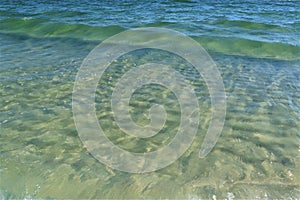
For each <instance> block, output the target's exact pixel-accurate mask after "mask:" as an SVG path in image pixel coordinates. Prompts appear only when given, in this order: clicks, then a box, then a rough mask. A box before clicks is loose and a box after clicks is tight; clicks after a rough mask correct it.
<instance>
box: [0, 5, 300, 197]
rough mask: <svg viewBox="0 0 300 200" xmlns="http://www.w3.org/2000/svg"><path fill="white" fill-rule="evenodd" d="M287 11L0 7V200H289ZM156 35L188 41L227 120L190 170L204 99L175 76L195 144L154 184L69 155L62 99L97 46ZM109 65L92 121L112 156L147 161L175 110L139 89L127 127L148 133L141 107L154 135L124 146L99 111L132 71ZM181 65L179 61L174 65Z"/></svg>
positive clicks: (291, 138) (297, 24) (294, 189)
mask: <svg viewBox="0 0 300 200" xmlns="http://www.w3.org/2000/svg"><path fill="white" fill-rule="evenodd" d="M299 10H300V2H299V1H277V2H275V3H274V2H273V1H267V0H263V1H254V0H253V1H250V0H249V1H244V2H243V3H241V2H238V1H225V0H224V1H214V2H210V1H201V3H199V2H196V1H154V2H148V1H144V2H140V3H132V2H131V1H115V2H114V3H107V2H106V3H104V2H102V3H101V2H97V3H96V2H94V1H88V0H87V1H62V2H56V3H49V2H47V1H38V3H34V2H31V1H25V2H23V1H15V0H11V1H2V2H1V5H0V94H1V99H0V100H1V101H0V113H1V114H0V138H1V140H0V146H1V147H0V150H1V151H0V190H1V192H0V197H1V198H4V199H10V198H12V199H15V198H18V199H23V198H50V199H56V198H72V199H76V198H80V199H82V198H85V199H86V198H98V199H99V198H154V199H156V198H184V199H193V198H203V199H213V198H214V197H216V198H217V199H224V198H227V199H230V198H233V197H234V198H236V199H245V198H247V199H253V198H270V199H274V198H281V199H286V198H299V186H300V180H299V177H300V172H299V170H298V168H299V165H300V163H299V151H300V147H299V133H300V123H299V120H300V81H299V80H300V59H299V58H300V53H299V52H300V39H299V36H298V33H299V31H300V13H299ZM145 26H146V27H147V26H155V27H166V28H172V29H174V30H178V31H181V32H183V33H186V34H187V35H189V36H191V37H193V38H194V39H195V40H196V41H198V42H199V43H200V44H201V45H202V46H203V47H204V48H206V49H207V50H208V51H209V53H210V55H211V56H212V58H213V59H214V60H215V62H216V64H217V67H218V69H219V70H220V72H221V74H222V77H223V80H224V84H225V89H226V93H227V106H228V108H227V116H226V122H225V126H224V129H223V132H222V135H221V137H220V139H219V140H218V143H217V145H216V146H215V148H214V149H213V151H212V152H211V153H210V154H209V155H208V156H207V157H206V158H204V159H199V158H198V151H199V147H200V144H201V143H202V141H203V138H204V135H205V133H206V129H207V127H208V124H209V119H210V99H209V96H208V91H207V88H206V86H205V84H204V82H203V80H202V79H201V77H199V75H197V73H195V71H193V69H191V68H190V67H188V66H187V65H184V64H183V65H180V67H179V68H178V69H177V70H178V71H180V72H181V73H182V74H184V75H186V76H188V77H189V79H190V81H191V82H192V83H193V85H194V86H196V92H197V95H198V97H199V104H200V109H201V116H200V127H199V131H198V133H197V137H196V139H195V141H194V143H193V144H192V146H191V147H190V148H189V150H188V151H187V152H185V154H184V155H183V156H182V157H180V159H179V160H177V161H176V162H174V163H173V164H172V165H170V166H168V167H166V168H164V169H161V170H159V171H156V172H152V173H146V174H130V173H124V172H119V171H116V170H113V169H110V168H108V167H106V166H105V165H103V164H101V163H99V162H98V161H97V160H95V159H94V158H93V157H92V156H91V155H90V154H89V153H88V151H87V150H86V149H85V148H84V146H83V144H82V143H81V141H80V139H79V137H78V133H77V131H76V128H75V125H74V121H73V118H72V107H71V100H72V90H73V86H74V81H75V76H76V73H77V71H78V69H79V67H80V65H81V62H82V60H83V59H84V58H85V56H87V54H88V53H89V52H90V51H91V50H92V49H93V48H94V47H95V46H96V45H98V44H99V42H101V41H102V40H104V39H106V38H108V37H109V36H112V35H114V34H116V33H119V32H120V31H123V30H126V29H129V28H135V27H145ZM153 56H155V57H159V58H161V61H162V62H166V63H168V62H170V58H169V57H168V56H166V55H164V54H163V53H161V52H155V51H154V52H143V51H142V52H135V53H133V54H132V55H128V56H127V57H124V58H121V59H120V60H118V62H116V63H115V65H114V66H111V67H110V69H109V70H108V71H107V72H106V74H105V76H104V78H103V79H102V80H100V82H99V87H98V90H97V95H96V102H97V103H98V104H97V106H96V110H97V115H98V118H99V122H100V124H101V125H102V126H103V127H104V130H105V133H106V134H107V136H108V138H110V139H111V140H112V141H113V142H114V143H115V144H116V145H119V146H120V147H122V148H124V149H127V150H130V151H135V152H147V151H153V150H156V149H158V148H159V147H161V146H163V145H165V144H167V143H168V142H169V141H170V140H171V139H172V137H174V134H175V133H176V127H178V124H179V118H180V113H179V108H178V103H177V101H176V98H175V97H174V96H172V94H170V92H169V91H168V90H166V89H165V88H160V87H157V86H153V85H150V86H148V87H144V88H141V90H140V91H137V92H136V93H135V94H134V96H133V98H132V100H131V106H132V107H133V110H132V118H133V119H134V120H135V121H136V122H137V123H138V124H141V125H145V124H147V123H148V122H149V119H148V118H147V117H148V116H147V112H148V110H147V109H148V108H149V105H150V103H149V102H148V101H146V100H149V99H151V101H152V102H153V101H155V102H157V103H162V104H164V105H165V106H166V108H167V111H168V121H167V123H166V127H165V128H164V129H163V133H165V134H158V135H157V136H155V137H153V138H150V139H149V140H147V139H136V138H131V137H128V136H126V135H124V134H122V133H121V132H120V130H119V129H118V127H117V126H116V125H115V123H114V120H113V117H112V113H111V108H110V106H109V103H108V102H109V100H110V96H111V89H112V87H113V85H114V83H115V82H116V81H117V80H116V79H117V78H118V77H120V76H121V75H122V74H123V73H124V71H123V70H122V69H120V67H119V66H122V65H124V66H132V63H136V62H137V60H138V62H140V63H146V62H148V61H149V59H150V60H151V58H152V57H153ZM179 62H181V61H179Z"/></svg>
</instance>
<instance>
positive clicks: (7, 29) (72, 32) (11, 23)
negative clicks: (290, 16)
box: [0, 18, 300, 60]
mask: <svg viewBox="0 0 300 200" xmlns="http://www.w3.org/2000/svg"><path fill="white" fill-rule="evenodd" d="M223 23H224V22H223ZM226 23H237V24H240V23H241V24H244V26H248V27H251V26H254V25H256V24H253V23H251V22H226ZM258 24H259V23H258ZM0 26H1V29H0V33H5V34H7V33H10V34H19V35H26V36H31V37H37V38H43V37H45V38H48V37H60V38H62V37H63V38H75V39H79V40H88V41H99V42H100V41H102V40H104V39H106V38H108V37H110V36H113V35H115V34H117V33H120V32H121V31H124V30H125V28H124V27H121V26H116V25H114V26H103V27H100V26H89V25H84V24H67V23H61V22H54V21H48V20H46V19H37V18H8V19H4V20H1V21H0ZM149 26H154V27H176V24H175V23H171V22H159V23H149V24H146V25H144V26H143V27H149ZM256 26H257V25H256ZM260 26H265V25H262V24H261V25H260ZM270 26H271V27H273V25H270ZM264 28H266V27H264ZM269 28H270V27H269ZM193 38H194V39H195V40H196V41H198V42H199V43H200V44H201V45H202V46H203V47H204V48H205V49H207V50H209V51H213V52H219V53H223V54H226V55H238V56H247V57H255V58H271V59H280V60H297V59H299V58H300V47H299V46H294V45H290V44H285V43H275V42H273V43H272V42H264V41H255V40H249V39H243V38H238V37H224V36H211V35H208V36H206V35H204V36H194V37H193Z"/></svg>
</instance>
